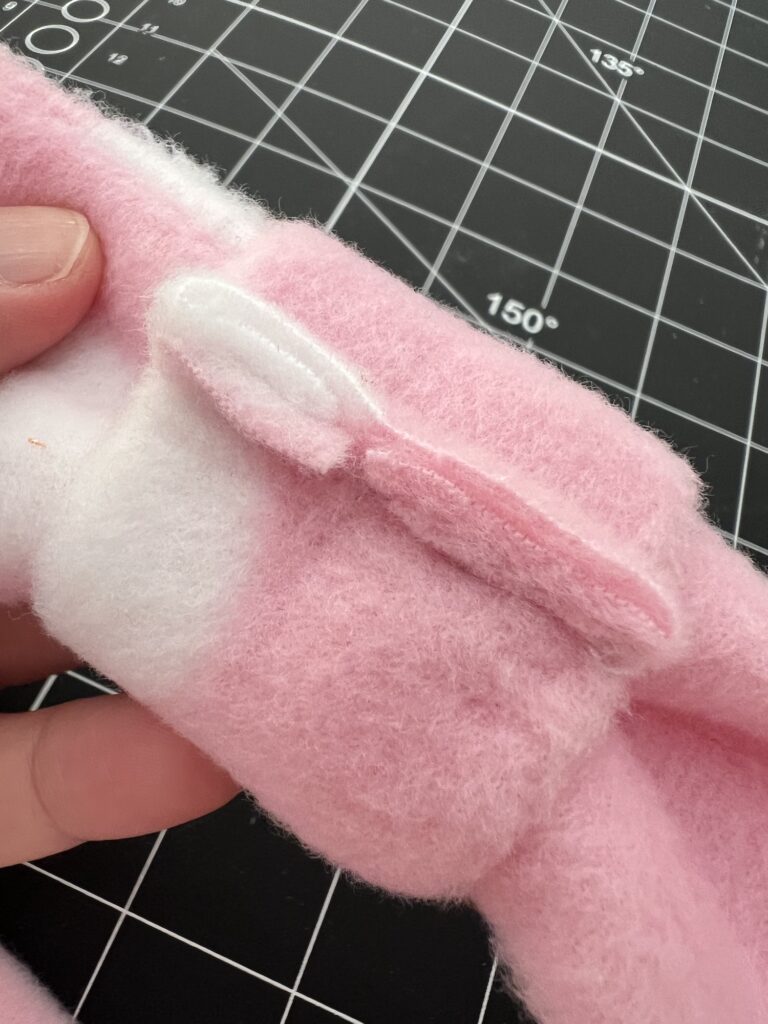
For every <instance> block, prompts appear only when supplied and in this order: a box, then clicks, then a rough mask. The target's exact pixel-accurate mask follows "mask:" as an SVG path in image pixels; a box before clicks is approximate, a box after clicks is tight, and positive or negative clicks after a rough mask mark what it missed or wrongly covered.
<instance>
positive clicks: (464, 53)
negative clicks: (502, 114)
mask: <svg viewBox="0 0 768 1024" xmlns="http://www.w3.org/2000/svg"><path fill="white" fill-rule="evenodd" d="M527 69H528V61H527V60H525V59H523V58H522V57H516V56H515V55H514V54H511V53H505V52H503V51H502V50H499V49H497V48H496V47H494V46H489V44H488V43H485V42H483V41H482V40H480V39H474V38H473V37H472V36H465V35H461V34H460V33H455V34H454V35H452V36H451V38H450V39H449V40H448V43H447V45H446V46H445V48H444V49H443V51H442V53H441V54H440V56H439V57H438V58H437V60H436V61H435V63H434V64H433V66H432V72H431V73H432V75H435V76H438V77H440V78H443V79H444V80H445V81H447V82H449V83H454V84H456V85H460V86H462V87H463V88H465V89H471V90H472V92H474V93H477V95H478V96H480V97H484V98H485V99H489V100H493V101H494V102H496V103H503V104H505V105H506V104H508V103H511V102H512V100H513V99H514V96H515V93H516V92H517V90H518V88H519V86H520V84H521V82H522V81H523V78H524V77H525V73H526V71H527Z"/></svg>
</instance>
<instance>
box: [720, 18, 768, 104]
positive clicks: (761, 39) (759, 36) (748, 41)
mask: <svg viewBox="0 0 768 1024" xmlns="http://www.w3.org/2000/svg"><path fill="white" fill-rule="evenodd" d="M739 6H740V7H741V6H743V4H740V5H739ZM755 13H756V14H757V13H759V14H760V16H761V17H762V19H763V20H762V21H761V20H759V19H758V18H749V17H747V15H746V14H744V13H742V11H740V10H737V11H736V14H735V15H734V18H733V24H732V25H731V31H730V34H729V35H728V45H729V46H730V47H731V48H732V49H734V50H741V52H742V53H747V54H749V56H750V57H755V58H756V59H757V60H760V61H765V58H766V54H768V21H766V20H765V19H766V8H765V4H763V5H762V7H761V9H760V11H759V12H757V11H756V12H755ZM763 95H765V94H763Z"/></svg>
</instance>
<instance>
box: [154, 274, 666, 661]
mask: <svg viewBox="0 0 768 1024" xmlns="http://www.w3.org/2000/svg"><path fill="white" fill-rule="evenodd" d="M149 334H150V340H151V343H152V345H153V348H154V350H155V353H156V355H157V356H158V357H159V358H160V359H161V360H163V359H164V360H165V361H166V363H167V364H168V365H167V369H168V370H169V371H170V372H173V368H174V367H178V368H180V369H182V370H183V371H184V372H186V373H187V374H189V375H191V376H192V377H193V378H194V379H195V380H196V381H197V382H198V383H199V385H200V386H201V388H202V389H203V390H204V391H205V392H206V393H207V394H208V396H209V397H210V398H211V399H212V400H213V401H214V403H215V404H216V406H217V407H218V408H219V410H220V411H221V413H222V414H223V416H224V417H225V418H226V419H227V420H228V421H229V422H230V424H231V425H233V426H234V427H235V428H236V429H237V430H239V431H240V432H241V433H243V434H244V435H246V436H248V437H250V438H253V439H254V440H256V441H258V442H259V443H261V444H264V445H266V446H268V447H270V448H271V449H273V450H275V451H278V452H280V453H281V454H283V455H284V456H286V457H287V458H289V459H291V460H292V461H294V462H296V463H298V464H300V465H302V466H304V467H305V468H307V469H310V470H314V471H317V472H321V473H322V472H327V471H329V470H331V469H334V468H342V467H343V468H345V469H346V470H348V471H349V472H351V473H355V474H356V475H359V476H362V477H363V478H364V479H365V480H366V482H367V483H368V484H369V485H370V486H371V487H372V488H374V489H375V490H376V491H377V492H378V493H380V494H381V495H382V497H384V498H385V499H386V500H387V501H388V504H389V507H390V509H391V511H392V512H393V513H394V514H396V515H397V516H398V517H399V518H400V519H401V520H402V522H403V523H405V524H406V526H407V527H408V528H409V529H410V530H411V532H412V533H413V534H414V535H415V536H417V537H418V538H419V539H420V540H422V541H423V542H425V543H427V544H429V545H431V546H432V547H433V548H435V549H437V550H438V551H440V552H442V553H443V554H444V555H446V556H447V557H449V558H450V559H452V560H453V561H454V562H456V563H457V564H458V565H460V566H462V567H463V568H464V569H465V570H467V571H468V572H471V573H472V574H473V575H475V576H477V577H479V578H481V579H483V580H485V581H486V582H488V583H489V584H491V585H493V586H497V587H501V588H503V589H507V590H511V591H514V592H515V593H518V594H519V593H522V594H524V596H526V597H527V598H528V599H530V600H531V601H533V602H535V603H536V604H538V605H540V606H542V607H544V608H546V609H547V610H548V611H549V612H550V613H552V614H553V615H555V616H557V618H558V619H560V620H562V621H563V622H564V623H566V624H567V625H568V626H570V627H571V628H572V629H575V630H577V631H578V632H579V633H581V634H582V635H583V637H584V638H585V639H586V640H587V641H588V643H590V644H591V645H593V646H594V647H595V649H596V650H597V651H598V652H599V653H600V655H601V656H602V657H603V658H604V659H605V660H606V661H608V662H610V663H612V664H617V665H631V666H633V667H636V666H637V663H638V660H640V661H643V660H647V659H652V658H653V656H654V654H656V653H657V652H658V651H659V649H661V648H663V647H664V646H665V645H666V643H667V642H668V641H669V640H670V639H671V638H672V636H673V634H674V632H675V622H674V613H673V610H672V607H671V604H670V602H669V600H668V599H667V598H666V597H665V595H664V593H663V592H662V590H661V588H660V587H659V586H658V585H657V584H656V583H655V582H654V581H653V580H652V579H651V578H650V575H649V574H648V572H647V571H645V570H644V569H643V568H642V567H641V565H640V564H639V562H640V559H639V557H638V556H637V554H636V553H634V552H628V551H625V550H623V549H621V548H619V546H618V545H617V544H616V543H615V542H612V541H611V539H610V538H606V536H605V531H604V530H603V529H601V528H599V527H598V526H597V525H596V524H593V523H591V522H589V520H588V519H587V518H586V517H585V516H584V515H583V514H582V513H581V512H580V510H579V509H577V508H574V507H572V506H571V505H570V504H569V503H568V502H567V501H564V500H563V499H562V498H560V497H555V496H551V495H547V494H545V493H543V492H542V491H541V489H540V488H538V487H537V486H536V485H535V483H534V482H533V481H531V480H530V479H527V478H525V477H524V476H523V475H522V474H520V473H518V472H516V471H515V469H514V467H503V471H500V470H499V469H498V467H492V466H491V465H490V464H488V462H487V459H485V458H484V455H483V453H479V452H478V453H475V455H476V457H473V455H467V454H466V451H467V449H466V446H465V445H464V444H463V443H462V442H461V440H460V439H456V443H455V444H454V445H453V446H451V445H450V443H448V444H447V445H446V447H444V448H443V447H440V448H438V447H436V446H435V445H434V444H433V443H431V442H430V441H428V440H425V439H422V438H420V437H417V436H415V435H414V433H413V428H412V427H410V426H409V428H408V429H406V428H404V427H403V426H402V425H401V424H400V423H399V421H398V416H397V414H393V413H391V412H390V411H387V410H386V403H385V402H383V401H382V400H381V399H379V398H378V397H376V396H374V395H372V394H371V393H370V392H369V390H368V388H367V387H366V385H365V383H364V380H363V378H362V375H361V374H360V373H359V372H358V371H357V370H356V369H355V368H353V367H350V366H348V365H347V364H345V363H344V362H343V361H342V360H341V359H339V358H338V356H336V355H335V354H334V353H333V352H332V351H330V350H329V349H328V348H327V347H326V346H324V345H323V344H322V343H321V342H320V341H318V340H317V339H315V338H313V337H312V336H311V335H310V334H309V333H307V332H306V331H305V330H304V329H303V328H302V327H300V326H299V325H298V324H296V323H295V322H293V321H291V320H289V319H288V318H287V317H286V316H285V315H284V314H283V313H281V312H280V311H279V310H278V309H276V308H275V307H273V306H271V305H270V304H269V303H267V302H265V301H263V300H261V299H258V298H256V297H254V296H252V295H250V294H248V293H246V292H244V291H241V290H240V289H238V288H237V287H235V286H234V285H232V284H231V283H229V282H227V281H224V280H221V279H219V278H216V277H212V276H208V277H195V276H187V277H182V278H177V279H175V280H172V281H170V282H167V283H166V284H165V285H164V286H163V287H162V288H161V290H160V292H159V294H158V297H157V300H156V302H155V304H154V307H153V309H152V311H151V314H150V323H149ZM451 448H453V449H454V451H451V450H450V449H451ZM455 452H461V454H456V453H455Z"/></svg>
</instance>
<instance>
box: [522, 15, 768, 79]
mask: <svg viewBox="0 0 768 1024" xmlns="http://www.w3.org/2000/svg"><path fill="white" fill-rule="evenodd" d="M508 2H509V3H516V2H517V0H508ZM710 2H712V0H710ZM714 2H715V3H717V4H720V5H721V6H723V7H728V0H714ZM615 3H617V4H621V6H622V7H629V8H631V9H632V10H633V11H639V12H642V7H637V6H636V4H633V3H630V2H629V0H615ZM738 14H739V16H741V17H749V18H755V19H756V20H757V21H762V20H763V19H762V18H758V17H757V15H755V14H749V13H748V12H747V11H739V12H738ZM655 20H656V21H660V22H663V23H664V24H665V25H669V26H670V27H671V28H674V29H677V30H678V31H679V32H685V34H686V35H688V36H693V38H695V39H700V40H701V42H703V43H708V44H709V45H710V46H717V45H718V42H717V40H716V39H711V38H710V37H709V36H705V35H704V34H703V33H702V32H697V31H696V30H695V29H692V28H688V26H687V25H681V24H680V22H677V21H671V20H670V19H669V18H664V17H662V16H661V15H660V14H657V15H655ZM725 52H726V53H732V54H733V55H734V56H736V57H742V58H743V59H744V60H748V61H751V62H753V63H754V64H759V65H760V66H761V67H768V63H766V61H764V60H760V58H759V57H753V56H752V54H750V53H745V51H744V50H735V49H734V48H733V47H731V46H726V48H725Z"/></svg>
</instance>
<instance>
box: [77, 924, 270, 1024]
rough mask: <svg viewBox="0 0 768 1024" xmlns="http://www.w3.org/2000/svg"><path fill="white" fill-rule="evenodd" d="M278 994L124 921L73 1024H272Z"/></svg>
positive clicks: (172, 940)
mask: <svg viewBox="0 0 768 1024" xmlns="http://www.w3.org/2000/svg"><path fill="white" fill-rule="evenodd" d="M286 998H287V997H286V994H285V992H284V991H282V990H280V989H279V988H276V987H274V986H272V985H269V984H267V983H266V982H264V981H261V980H260V979H259V978H255V977H253V976H252V975H250V974H246V973H245V972H244V971H239V970H238V969H237V968H236V967H233V966H231V965H230V964H227V963H222V962H221V961H220V960H217V959H215V958H214V957H212V956H209V955H208V954H206V953H204V952H201V951H200V950H197V949H194V948H193V947H191V946H188V945H186V944H184V943H182V942H179V941H178V939H176V938H174V937H172V936H170V935H165V934H163V933H162V932H159V931H157V930H156V929H154V928H150V927H148V926H147V925H145V924H142V923H141V922H139V921H135V920H133V919H131V918H128V919H127V920H126V921H125V922H124V923H123V925H122V927H121V928H120V931H119V932H118V933H117V938H116V939H115V943H114V945H113V947H112V949H111V950H110V953H109V956H108V957H107V959H106V960H105V962H104V965H103V967H102V969H101V971H100V972H99V975H98V977H97V978H96V981H95V983H94V985H93V988H92V989H91V991H90V993H89V995H88V998H87V999H86V1001H85V1005H84V1006H83V1009H82V1010H81V1012H80V1017H79V1020H80V1022H81V1024H102V1022H103V1021H109V1024H137V1022H138V1021H141V1024H169V1022H170V1021H183V1022H184V1024H212V1022H213V1021H215V1022H216V1024H242V1022H243V1021H244V1020H253V1021H258V1022H259V1024H279V1021H280V1018H281V1016H282V1013H283V1009H284V1008H285V1004H286Z"/></svg>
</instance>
